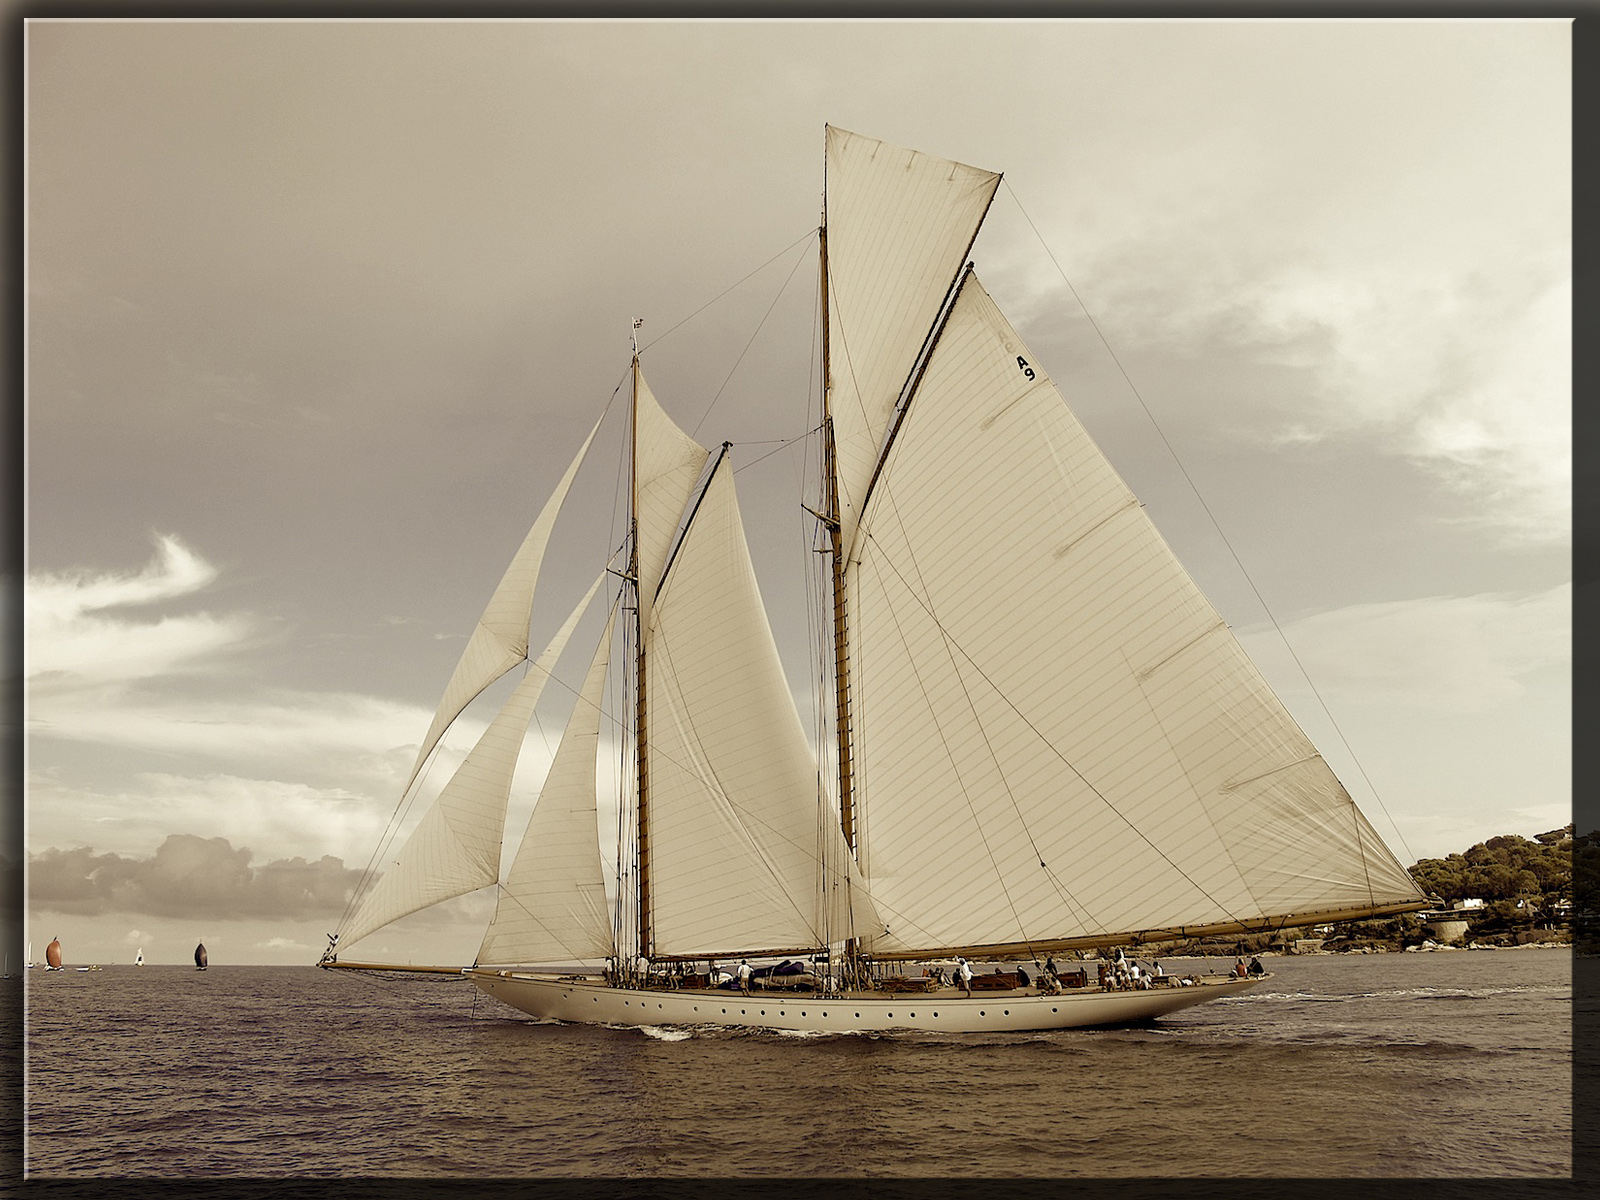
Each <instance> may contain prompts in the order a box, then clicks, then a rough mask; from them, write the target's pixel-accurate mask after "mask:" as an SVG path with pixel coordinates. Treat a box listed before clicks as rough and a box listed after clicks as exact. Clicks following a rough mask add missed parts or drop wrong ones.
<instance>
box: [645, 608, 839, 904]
mask: <svg viewBox="0 0 1600 1200" xmlns="http://www.w3.org/2000/svg"><path fill="white" fill-rule="evenodd" d="M667 586H670V584H668V585H667ZM666 591H667V587H663V588H662V592H663V594H665V593H666ZM657 611H658V612H659V611H661V610H660V608H658V609H657ZM651 653H652V657H653V658H654V659H655V661H656V663H657V664H658V665H657V668H656V671H655V673H654V678H655V680H656V681H657V686H658V687H660V688H662V689H663V691H667V690H668V689H669V688H670V690H671V694H672V696H673V698H674V699H675V700H676V701H677V704H678V711H679V712H682V711H683V710H684V709H686V708H688V704H687V703H686V701H685V698H684V693H683V691H682V689H681V687H672V686H671V685H675V684H678V683H679V675H678V671H677V669H676V667H675V666H674V665H673V660H672V650H671V646H670V644H669V643H668V642H667V641H666V640H665V639H662V640H659V641H657V642H656V643H655V644H654V645H652V647H651ZM679 724H682V725H686V726H687V727H688V740H689V741H691V742H692V743H693V744H692V745H691V746H690V747H689V749H691V750H697V751H698V752H699V753H698V760H699V763H703V764H704V768H703V769H701V768H700V767H699V766H698V764H696V763H689V762H683V761H680V760H679V759H677V758H675V757H673V756H672V755H671V754H664V753H662V752H661V751H659V750H658V749H656V748H654V747H653V746H652V749H651V753H652V755H659V756H660V757H661V758H662V759H663V760H664V761H666V762H668V763H671V764H672V765H673V766H675V767H677V768H678V769H679V770H680V771H682V772H683V773H684V774H685V775H688V776H689V777H690V778H692V779H694V780H696V781H697V782H699V783H701V784H702V785H704V786H706V787H707V790H709V791H710V792H711V793H712V794H713V795H715V796H717V797H719V798H720V799H721V800H722V802H723V804H724V805H726V807H727V810H728V812H729V814H731V815H732V817H733V819H734V821H735V822H736V823H737V825H738V828H739V830H740V832H741V833H743V834H744V837H745V841H746V842H747V843H748V845H749V846H750V847H752V848H753V849H754V850H755V851H756V854H757V857H758V859H759V861H760V862H761V865H762V866H763V867H765V868H766V871H767V874H768V875H769V876H771V878H772V881H773V882H774V883H775V884H776V885H777V887H778V891H779V892H781V893H782V894H783V897H784V899H785V900H786V901H788V904H789V907H790V908H792V909H793V910H794V911H795V913H796V914H797V915H798V916H799V917H800V919H801V921H802V922H804V923H805V924H806V925H810V924H811V922H810V921H809V920H807V919H806V915H805V913H804V912H802V911H801V909H800V906H799V905H798V904H797V903H796V902H795V899H794V897H793V896H792V895H790V892H789V888H788V887H787V886H786V883H785V880H784V879H783V877H782V876H781V875H780V874H779V872H778V868H777V864H776V863H774V862H773V860H772V858H771V856H770V855H769V854H768V853H767V851H766V848H765V847H764V846H763V845H762V844H761V842H760V841H758V840H757V838H756V836H755V834H753V833H752V832H751V828H752V827H753V826H754V827H759V828H760V829H762V830H764V831H765V832H766V833H767V835H768V836H769V837H771V838H774V839H776V840H777V841H779V842H782V843H783V844H785V845H787V846H789V847H792V848H794V849H795V850H796V851H797V852H798V853H799V854H800V855H801V856H802V857H805V858H809V859H812V860H813V861H815V855H814V854H813V853H811V852H809V851H807V850H806V849H805V847H804V846H803V845H802V844H801V843H800V842H798V841H796V840H795V839H793V838H791V837H789V836H788V835H787V834H786V833H784V832H783V830H781V829H780V828H779V827H778V826H776V825H774V824H772V823H771V822H769V821H765V820H762V819H761V817H760V816H759V815H757V814H756V813H753V812H751V811H749V810H748V809H746V808H744V807H742V806H741V805H740V804H739V803H737V802H736V801H735V800H734V798H733V793H732V792H731V791H730V790H729V789H728V788H727V787H726V786H725V785H724V784H723V782H722V779H721V778H720V777H719V775H718V773H717V771H716V768H715V767H714V766H712V763H711V755H709V754H708V753H707V752H706V748H705V743H704V742H703V741H702V739H701V737H700V734H699V731H698V729H697V728H696V726H695V723H694V722H693V721H685V722H679Z"/></svg>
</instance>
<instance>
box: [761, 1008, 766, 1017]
mask: <svg viewBox="0 0 1600 1200" xmlns="http://www.w3.org/2000/svg"><path fill="white" fill-rule="evenodd" d="M761 1015H762V1016H763V1017H764V1016H766V1015H767V1010H766V1009H764V1008H763V1009H762V1010H761Z"/></svg>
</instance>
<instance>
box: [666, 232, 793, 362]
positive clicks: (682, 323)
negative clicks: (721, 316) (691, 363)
mask: <svg viewBox="0 0 1600 1200" xmlns="http://www.w3.org/2000/svg"><path fill="white" fill-rule="evenodd" d="M816 236H817V231H816V229H815V228H811V229H808V230H806V231H805V232H804V233H802V234H801V235H800V236H799V237H797V238H795V240H794V241H792V242H790V243H789V244H788V245H787V246H785V247H784V248H783V249H782V250H779V251H778V252H777V253H776V254H774V255H773V256H772V257H771V258H769V259H767V261H766V262H764V263H762V264H761V265H760V266H759V267H757V268H756V269H755V270H753V271H751V272H750V274H748V275H746V276H745V277H744V279H741V280H739V282H738V283H734V284H729V285H728V286H727V287H725V288H723V289H722V291H720V292H718V293H717V294H716V295H715V296H713V297H711V299H709V300H707V301H706V302H705V303H704V304H702V305H701V306H700V307H699V308H697V309H695V310H694V311H693V312H692V313H690V314H689V315H688V316H687V317H685V318H683V320H681V321H679V322H678V323H677V324H676V325H673V326H672V327H671V328H669V329H666V330H664V331H663V332H662V333H660V334H659V335H657V336H656V337H654V338H652V339H651V340H650V341H648V342H646V343H645V344H644V345H643V346H641V347H639V353H640V354H643V353H644V352H645V351H646V350H648V349H650V347H651V346H654V345H656V344H657V343H658V342H661V341H663V340H664V339H666V338H668V337H670V336H671V335H672V334H674V333H676V332H677V331H678V330H679V329H682V328H683V327H684V326H685V325H687V324H688V323H689V322H690V321H692V320H694V319H695V318H696V317H698V316H699V315H700V314H701V313H703V312H705V310H706V309H708V308H710V307H711V306H712V305H713V304H715V303H716V302H717V301H719V300H721V299H722V298H723V297H724V296H726V295H727V294H728V293H729V292H732V291H734V290H736V289H737V288H739V287H740V286H741V285H742V284H744V283H745V282H746V281H747V280H750V279H752V278H754V277H755V276H757V275H759V274H761V272H763V271H765V270H766V269H767V268H768V267H770V266H771V265H772V264H773V263H775V262H777V261H778V260H779V259H780V258H782V257H783V256H784V255H785V254H787V253H789V251H791V250H793V249H794V248H795V247H796V246H798V245H799V244H800V243H801V242H804V241H809V240H810V239H811V238H814V237H816Z"/></svg>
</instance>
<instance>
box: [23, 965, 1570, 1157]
mask: <svg viewBox="0 0 1600 1200" xmlns="http://www.w3.org/2000/svg"><path fill="white" fill-rule="evenodd" d="M1178 961H1179V960H1169V969H1170V968H1171V967H1172V966H1174V965H1176V964H1177V963H1178ZM1267 961H1268V962H1269V964H1270V965H1271V967H1272V969H1273V970H1274V971H1275V972H1276V978H1274V979H1272V980H1269V981H1268V982H1267V983H1265V984H1263V985H1262V986H1261V987H1260V988H1259V989H1258V990H1256V991H1255V992H1254V993H1251V994H1247V995H1246V996H1243V997H1240V998H1236V999H1231V1000H1220V1001H1214V1002H1212V1003H1210V1004H1205V1005H1201V1006H1199V1007H1197V1008H1192V1009H1188V1010H1186V1011H1184V1012H1181V1013H1178V1014H1175V1015H1174V1016H1171V1017H1168V1018H1164V1019H1163V1020H1162V1021H1161V1022H1159V1023H1158V1024H1156V1025H1151V1026H1145V1027H1139V1028H1130V1029H1118V1030H1108V1031H1066V1032H1059V1033H1049V1034H1012V1035H993V1034H963V1035H942V1036H941V1035H931V1034H909V1033H908V1034H902V1035H894V1036H883V1037H872V1036H798V1035H782V1034H773V1033H756V1032H744V1031H736V1030H706V1031H694V1032H690V1031H686V1030H671V1031H668V1030H653V1031H652V1030H645V1031H639V1030H623V1029H603V1028H592V1027H585V1026H576V1025H560V1024H534V1023H531V1022H529V1021H527V1020H525V1019H524V1018H523V1017H522V1016H521V1014H519V1013H516V1012H514V1011H513V1010H511V1009H508V1008H504V1007H502V1006H500V1005H498V1004H497V1003H496V1002H494V1001H491V1000H489V999H488V998H487V997H484V996H483V995H481V994H480V993H479V992H478V991H477V989H476V988H474V987H472V986H471V985H470V984H468V983H465V982H462V981H458V980H452V979H448V978H443V979H435V978H429V977H413V978H405V979H396V978H381V979H380V978H374V977H370V976H362V975H357V974H353V973H343V972H323V971H318V970H316V969H315V968H312V967H304V968H291V967H228V966H221V967H216V968H213V969H212V970H210V971H207V972H204V973H200V972H196V971H194V970H192V969H189V968H180V967H145V968H142V969H137V968H134V967H126V966H124V967H110V968H106V969H105V970H102V971H98V972H89V973H79V972H66V973H61V974H56V973H51V974H49V975H46V974H45V973H44V972H42V971H38V970H35V971H31V972H28V973H27V974H28V977H27V979H26V983H25V986H26V1000H27V1009H26V1015H27V1028H26V1038H25V1048H26V1055H27V1060H26V1068H27V1074H26V1078H25V1083H24V1087H25V1104H24V1109H23V1117H24V1123H25V1127H24V1135H25V1141H24V1153H25V1167H26V1170H27V1172H28V1174H29V1175H31V1176H34V1177H63V1176H66V1177H84V1176H100V1177H104V1176H146V1177H148V1176H184V1177H193V1176H207V1177H216V1176H252V1177H257V1178H259V1177H276V1176H335V1175H337V1176H404V1177H418V1176H424V1177H426V1176H435V1177H438V1176H442V1177H450V1176H458V1177H468V1176H484V1175H490V1176H501V1177H506V1176H608V1175H609V1176H631V1177H663V1176H709V1177H724V1178H725V1177H730V1176H745V1175H757V1174H760V1175H768V1176H771V1175H780V1176H781V1175H791V1176H794V1175H799V1176H834V1177H838V1176H880V1177H943V1178H948V1177H952V1176H956V1177H979V1176H990V1177H1008V1178H1017V1177H1024V1176H1051V1177H1058V1178H1059V1177H1133V1176H1142V1177H1177V1176H1216V1177H1241V1176H1256V1177H1280V1178H1281V1177H1300V1178H1306V1177H1311V1178H1329V1177H1337V1176H1368V1177H1379V1176H1387V1177H1396V1176H1406V1177H1414V1176H1458V1177H1499V1178H1502V1179H1504V1178H1509V1177H1544V1178H1549V1177H1561V1176H1568V1175H1570V1173H1571V1171H1572V1162H1573V1160H1572V1132H1573V1130H1572V1097H1571V1080H1572V1040H1571V1029H1572V1006H1571V998H1572V967H1573V958H1572V955H1571V953H1570V952H1569V951H1568V950H1566V949H1556V950H1548V949H1541V950H1518V951H1499V952H1494V953H1489V952H1472V951H1462V952H1456V953H1437V954H1391V955H1370V956H1337V957H1335V956H1318V957H1305V958H1279V959H1270V960H1267ZM1587 961H1588V960H1582V961H1581V963H1580V965H1584V966H1586V965H1587ZM22 986H24V985H23V984H22V983H19V981H17V980H11V981H7V982H5V983H4V984H0V987H11V988H18V987H22Z"/></svg>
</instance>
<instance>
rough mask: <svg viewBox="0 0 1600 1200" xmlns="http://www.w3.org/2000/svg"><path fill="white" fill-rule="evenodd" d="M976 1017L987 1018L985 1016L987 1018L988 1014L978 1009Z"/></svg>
mask: <svg viewBox="0 0 1600 1200" xmlns="http://www.w3.org/2000/svg"><path fill="white" fill-rule="evenodd" d="M978 1015H979V1016H980V1017H987V1016H988V1015H989V1014H988V1013H986V1012H984V1011H983V1009H981V1008H980V1009H979V1010H978Z"/></svg>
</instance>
